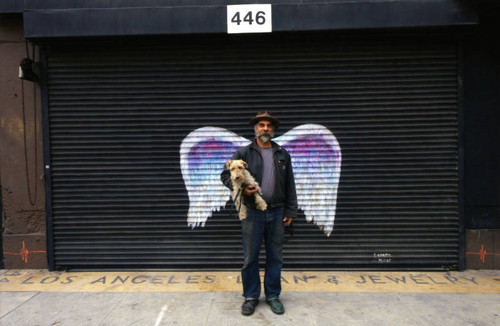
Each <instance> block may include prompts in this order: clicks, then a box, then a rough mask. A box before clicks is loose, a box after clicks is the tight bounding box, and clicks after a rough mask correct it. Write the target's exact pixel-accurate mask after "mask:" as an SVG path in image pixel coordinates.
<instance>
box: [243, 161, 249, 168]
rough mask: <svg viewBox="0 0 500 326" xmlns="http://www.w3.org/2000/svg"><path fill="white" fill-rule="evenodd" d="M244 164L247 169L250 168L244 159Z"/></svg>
mask: <svg viewBox="0 0 500 326" xmlns="http://www.w3.org/2000/svg"><path fill="white" fill-rule="evenodd" d="M243 166H244V167H245V169H247V168H248V164H247V162H245V161H243Z"/></svg>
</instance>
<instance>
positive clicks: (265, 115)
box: [250, 111, 280, 129]
mask: <svg viewBox="0 0 500 326" xmlns="http://www.w3.org/2000/svg"><path fill="white" fill-rule="evenodd" d="M260 120H268V121H271V122H272V124H273V125H274V129H278V128H279V126H280V121H279V120H278V119H276V118H275V117H273V116H272V115H271V113H270V112H269V111H260V112H259V113H257V115H256V116H255V117H253V118H252V119H250V125H251V126H255V124H256V123H257V122H259V121H260Z"/></svg>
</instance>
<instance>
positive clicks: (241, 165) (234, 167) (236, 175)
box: [226, 160, 267, 220]
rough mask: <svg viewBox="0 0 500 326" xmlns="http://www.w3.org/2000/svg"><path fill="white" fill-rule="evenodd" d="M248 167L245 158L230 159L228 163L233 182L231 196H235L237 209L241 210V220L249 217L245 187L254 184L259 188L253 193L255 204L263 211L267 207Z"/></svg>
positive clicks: (227, 166)
mask: <svg viewBox="0 0 500 326" xmlns="http://www.w3.org/2000/svg"><path fill="white" fill-rule="evenodd" d="M247 167H248V165H247V163H246V162H245V161H243V160H229V161H227V163H226V168H227V169H228V170H229V172H231V181H232V183H233V191H232V192H231V196H232V197H233V202H234V205H235V206H236V209H237V210H238V211H239V217H240V220H243V219H245V218H246V217H247V208H246V206H245V203H244V202H243V201H244V198H245V197H244V196H243V189H245V187H246V186H252V187H255V188H258V189H259V191H257V192H255V193H253V194H252V197H253V198H254V200H255V206H256V207H257V209H259V210H261V211H265V210H266V209H267V204H266V202H265V200H264V199H263V198H262V196H261V194H260V188H259V184H258V183H257V181H255V179H254V178H253V177H252V175H251V174H250V172H248V170H247Z"/></svg>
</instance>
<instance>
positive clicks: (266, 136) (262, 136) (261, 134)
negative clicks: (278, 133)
mask: <svg viewBox="0 0 500 326" xmlns="http://www.w3.org/2000/svg"><path fill="white" fill-rule="evenodd" d="M273 136H274V132H272V131H271V132H266V131H263V132H257V131H256V132H255V137H257V138H259V139H260V140H261V141H262V142H263V143H267V142H268V141H270V140H271V139H272V138H273Z"/></svg>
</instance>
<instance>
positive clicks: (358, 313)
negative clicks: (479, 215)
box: [0, 271, 500, 326]
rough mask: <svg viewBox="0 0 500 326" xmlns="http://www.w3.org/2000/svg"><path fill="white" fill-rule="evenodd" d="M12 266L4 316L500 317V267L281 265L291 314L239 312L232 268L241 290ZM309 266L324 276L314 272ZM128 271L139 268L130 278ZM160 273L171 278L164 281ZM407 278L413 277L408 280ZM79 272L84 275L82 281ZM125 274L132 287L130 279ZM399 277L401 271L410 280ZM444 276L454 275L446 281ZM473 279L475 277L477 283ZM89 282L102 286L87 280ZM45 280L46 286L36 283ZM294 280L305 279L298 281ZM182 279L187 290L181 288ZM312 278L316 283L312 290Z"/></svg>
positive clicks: (81, 321)
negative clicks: (439, 269) (304, 268)
mask: <svg viewBox="0 0 500 326" xmlns="http://www.w3.org/2000/svg"><path fill="white" fill-rule="evenodd" d="M15 273H18V274H19V275H16V274H13V272H12V271H3V273H0V289H1V291H2V292H0V325H2V326H23V325H26V326H28V325H29V326H35V325H51V326H52V325H58V326H60V325H71V326H79V325H154V326H156V325H189V326H191V325H214V326H215V325H217V326H219V325H231V326H235V325H384V326H386V325H387V326H391V325H394V326H396V325H397V326H401V325H439V326H445V325H450V326H451V325H453V326H457V325H500V272H498V271H466V272H461V273H459V272H454V273H453V274H447V273H421V272H418V273H410V272H409V273H384V272H368V273H363V272H353V273H345V272H343V273H335V272H332V273H327V274H328V277H330V278H329V279H324V278H322V275H323V274H321V272H320V273H315V272H309V274H307V273H305V272H287V273H284V274H285V275H284V278H285V280H288V281H289V283H285V284H284V291H283V294H282V297H281V299H282V301H283V303H284V305H285V309H286V312H285V314H284V315H281V316H278V315H275V314H273V313H272V312H271V310H270V309H269V307H268V306H267V305H266V304H265V303H264V302H263V300H261V304H260V305H259V306H258V307H257V309H256V312H255V313H254V314H253V315H252V316H249V317H245V316H242V315H241V314H240V306H241V303H242V301H243V299H242V297H241V293H240V292H239V290H237V287H239V285H238V284H237V282H233V281H234V280H233V279H232V278H228V277H226V276H227V274H222V275H223V276H224V277H220V276H221V275H220V274H218V273H219V272H213V273H211V274H210V275H212V279H215V280H217V279H221V280H228V281H227V282H231V284H236V285H235V290H229V291H228V290H227V289H225V288H224V290H221V288H220V287H219V286H220V284H217V282H213V283H208V286H207V284H205V285H203V287H200V288H198V289H197V290H193V289H190V288H189V285H195V284H196V283H194V282H191V281H193V280H195V279H198V280H203V279H204V278H203V275H199V274H200V273H195V274H192V273H191V274H190V273H188V275H190V276H188V278H187V279H188V280H189V282H182V281H180V280H182V279H183V278H185V275H186V273H172V272H156V273H152V274H148V273H137V274H136V273H125V274H123V273H118V274H120V275H121V276H120V281H119V282H114V284H111V283H113V281H115V280H116V279H117V278H116V274H117V273H111V272H105V273H97V274H85V273H83V274H80V273H51V272H47V271H31V272H24V271H21V272H15ZM297 273H298V274H297ZM304 273H305V274H307V275H309V277H310V279H309V281H310V280H315V281H317V284H323V288H319V289H318V288H317V287H316V285H315V284H314V283H312V284H309V283H307V282H306V281H307V280H308V279H307V278H300V277H299V276H300V275H305V274H304ZM312 274H314V275H315V276H316V277H317V278H315V279H313V276H312ZM327 274H325V275H327ZM330 274H336V276H335V279H336V280H337V284H335V283H334V284H333V286H332V287H328V286H329V285H330V284H329V282H328V280H332V277H333V276H334V275H330ZM10 275H15V276H10ZM102 275H104V276H102ZM131 275H132V276H133V275H136V276H134V277H135V278H130V276H131ZM151 275H154V276H151ZM171 275H174V276H176V277H177V280H178V281H175V283H174V280H175V278H172V276H171ZM195 275H196V276H195ZM234 275H237V272H235V274H234ZM295 275H299V276H295ZM292 276H294V277H296V279H295V280H296V281H297V282H294V281H290V280H293V278H291V277H292ZM445 276H447V277H448V278H446V277H445ZM103 277H104V278H103ZM146 277H149V280H153V281H154V282H152V284H153V285H154V286H158V287H161V286H163V287H164V288H163V289H166V288H167V284H168V281H172V284H173V285H175V286H176V287H175V288H173V289H172V290H165V291H156V290H155V289H154V288H148V287H144V286H145V284H146V281H145V280H146ZM162 277H164V280H165V281H164V282H160V280H161V279H162ZM349 277H351V278H352V279H349ZM425 277H428V278H425ZM462 277H463V279H461V278H462ZM410 278H412V279H413V281H409V279H410ZM112 279H113V281H111V280H112ZM134 279H135V282H136V283H138V284H135V285H141V284H142V285H143V287H142V288H141V289H142V290H140V291H133V289H134V287H133V286H135V285H134V284H133V283H134V282H132V281H133V280H134ZM391 279H392V280H396V279H397V280H398V282H391V281H389V280H391ZM68 280H72V281H73V283H80V284H81V287H80V288H78V287H73V288H70V289H68V288H64V285H65V283H68ZM77 280H78V281H80V282H76V281H77ZM127 280H128V281H130V282H128V283H130V286H132V287H129V286H127V284H128V283H127ZM304 280H306V281H304ZM401 280H404V284H403V286H401V285H402V284H401ZM430 280H433V281H434V284H433V282H432V281H430ZM446 280H449V281H450V282H448V283H447V282H446ZM461 280H462V281H461ZM466 280H471V282H470V284H467V282H466ZM365 281H366V282H365ZM224 282H226V281H224ZM310 282H311V281H310ZM91 283H94V284H93V285H95V286H97V288H93V287H88V285H90V284H91ZM186 283H188V284H186ZM199 283H202V282H199ZM342 283H346V284H351V283H352V285H354V286H356V287H357V288H356V287H353V288H352V291H350V290H349V288H348V287H345V288H337V287H336V286H339V285H341V284H342ZM370 283H371V284H370ZM446 283H447V284H446ZM7 284H9V287H7ZM40 284H41V285H42V286H43V287H39V286H40ZM294 284H295V285H300V287H299V288H294V287H293V286H292V285H294ZM285 285H286V286H285ZM427 285H428V286H427ZM469 285H473V286H469ZM177 286H179V287H177ZM379 286H380V287H379ZM389 286H390V287H392V291H391V290H390V288H389ZM421 286H424V288H422V287H421ZM16 287H17V290H16V289H15V288H16ZM181 287H184V288H185V290H186V291H183V290H180V288H181ZM287 287H289V288H287ZM308 287H311V288H312V289H314V291H307V288H308ZM99 288H101V289H102V291H99V290H98V289H99ZM364 288H365V289H366V290H365V291H364V290H363V289H364ZM30 289H37V290H36V291H30ZM136 289H137V288H136ZM336 289H337V290H336ZM339 289H340V290H339ZM261 299H262V298H261Z"/></svg>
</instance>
